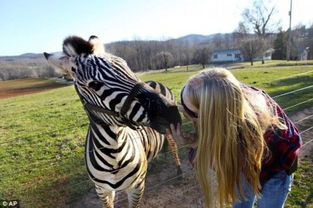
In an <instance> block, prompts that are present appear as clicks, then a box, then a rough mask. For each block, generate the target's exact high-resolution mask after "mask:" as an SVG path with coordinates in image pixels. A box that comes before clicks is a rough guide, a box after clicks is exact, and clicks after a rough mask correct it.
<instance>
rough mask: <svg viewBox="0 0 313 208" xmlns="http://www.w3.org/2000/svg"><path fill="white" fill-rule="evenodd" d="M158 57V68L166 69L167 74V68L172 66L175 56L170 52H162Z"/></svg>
mask: <svg viewBox="0 0 313 208" xmlns="http://www.w3.org/2000/svg"><path fill="white" fill-rule="evenodd" d="M155 57H156V61H157V63H158V66H159V67H160V68H163V69H165V71H166V72H167V68H168V67H169V66H170V64H171V62H172V61H173V59H174V58H173V55H172V54H171V53H170V52H167V51H161V52H159V53H157V55H156V56H155Z"/></svg>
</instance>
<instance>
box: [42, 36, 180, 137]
mask: <svg viewBox="0 0 313 208" xmlns="http://www.w3.org/2000/svg"><path fill="white" fill-rule="evenodd" d="M44 56H45V58H46V59H47V60H48V62H49V63H51V64H52V65H53V66H55V67H56V68H58V69H61V71H62V72H63V73H66V74H67V75H70V76H71V77H72V78H73V80H74V85H75V88H76V91H77V93H78V95H79V97H80V98H81V101H82V103H83V104H84V105H85V107H86V106H87V107H86V110H87V112H88V111H90V112H95V111H97V112H96V113H93V114H94V115H96V119H97V120H99V119H100V120H101V119H102V120H103V117H104V114H109V115H113V117H114V119H113V120H116V121H117V122H118V123H119V124H122V125H128V126H130V125H131V126H139V125H145V126H149V127H151V128H153V129H155V130H157V131H158V132H160V133H165V129H166V128H169V124H170V123H178V122H181V118H180V115H179V112H178V110H177V106H176V104H175V103H174V102H173V101H172V100H169V99H167V98H165V97H164V96H162V95H160V93H157V92H156V91H155V90H154V89H152V88H151V87H150V86H148V85H147V84H145V83H142V82H140V80H139V79H138V78H137V77H136V75H135V74H134V73H133V72H132V71H131V70H130V68H129V67H128V66H127V63H126V62H125V61H124V60H123V59H121V58H119V57H116V56H113V55H111V54H109V53H106V52H105V51H104V48H103V44H102V43H101V42H100V41H99V39H98V38H97V37H96V36H91V37H90V38H89V41H85V40H84V39H82V38H80V37H76V36H71V37H68V38H66V39H65V40H64V42H63V52H61V53H54V54H48V53H44Z"/></svg>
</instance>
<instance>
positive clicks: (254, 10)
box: [241, 0, 279, 64]
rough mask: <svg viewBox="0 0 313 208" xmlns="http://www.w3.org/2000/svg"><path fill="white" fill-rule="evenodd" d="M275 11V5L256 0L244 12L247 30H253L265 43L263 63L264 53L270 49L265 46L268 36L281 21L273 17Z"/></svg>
mask: <svg viewBox="0 0 313 208" xmlns="http://www.w3.org/2000/svg"><path fill="white" fill-rule="evenodd" d="M267 3H269V2H267ZM275 11H276V10H275V7H274V6H270V5H265V3H264V1H263V0H254V1H253V6H252V7H249V8H246V9H245V10H244V11H243V13H242V17H243V21H242V22H241V24H242V25H244V26H245V28H246V29H247V32H250V31H251V30H252V31H253V32H254V34H256V35H257V37H258V38H259V39H260V43H263V45H262V47H261V50H262V54H261V55H262V63H263V64H264V59H263V54H264V52H265V51H266V50H267V49H268V48H266V47H265V46H266V44H267V37H268V36H269V34H271V33H272V32H274V31H275V28H277V27H278V25H279V22H278V21H274V18H273V15H274V14H275Z"/></svg>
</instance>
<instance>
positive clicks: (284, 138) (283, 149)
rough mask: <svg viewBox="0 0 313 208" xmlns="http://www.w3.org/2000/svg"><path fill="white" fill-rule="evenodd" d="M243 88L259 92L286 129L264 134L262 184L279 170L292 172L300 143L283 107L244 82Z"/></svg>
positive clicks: (192, 159)
mask: <svg viewBox="0 0 313 208" xmlns="http://www.w3.org/2000/svg"><path fill="white" fill-rule="evenodd" d="M241 86H242V87H243V88H246V89H248V90H252V91H255V92H258V93H261V94H262V95H263V96H264V97H265V99H266V101H267V105H268V107H270V108H272V110H273V111H274V113H275V114H276V115H277V116H278V117H279V118H280V121H281V122H282V123H283V124H285V125H286V127H287V128H286V129H283V130H282V129H278V128H277V127H274V126H273V128H271V129H270V130H268V131H267V132H265V134H264V139H265V142H266V144H267V146H268V149H269V150H270V152H269V156H268V157H267V158H265V159H264V160H263V162H262V170H261V174H260V182H261V185H264V184H265V183H266V182H267V181H268V180H269V179H270V178H271V177H273V176H274V175H275V174H277V173H278V172H280V171H283V170H285V171H287V172H288V173H292V172H294V171H295V169H296V165H297V158H298V154H299V150H300V147H301V144H302V140H301V137H300V135H299V131H298V129H297V128H296V127H295V125H294V124H293V123H292V122H291V121H290V119H289V118H288V117H287V115H286V114H285V112H284V111H283V109H282V108H281V107H280V106H279V105H278V104H277V103H276V102H275V101H274V100H273V99H272V98H271V97H270V96H269V95H268V94H267V93H266V92H264V91H262V90H260V89H257V88H255V87H251V86H248V85H245V84H242V85H241ZM195 153H196V150H195V149H190V151H189V160H190V161H191V162H192V161H194V157H195Z"/></svg>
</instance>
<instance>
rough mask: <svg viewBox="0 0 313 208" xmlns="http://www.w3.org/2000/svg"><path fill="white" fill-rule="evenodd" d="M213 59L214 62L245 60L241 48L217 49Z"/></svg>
mask: <svg viewBox="0 0 313 208" xmlns="http://www.w3.org/2000/svg"><path fill="white" fill-rule="evenodd" d="M211 60H212V62H237V61H243V56H242V55H241V52H240V50H239V49H228V50H215V51H213V54H212V57H211Z"/></svg>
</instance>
